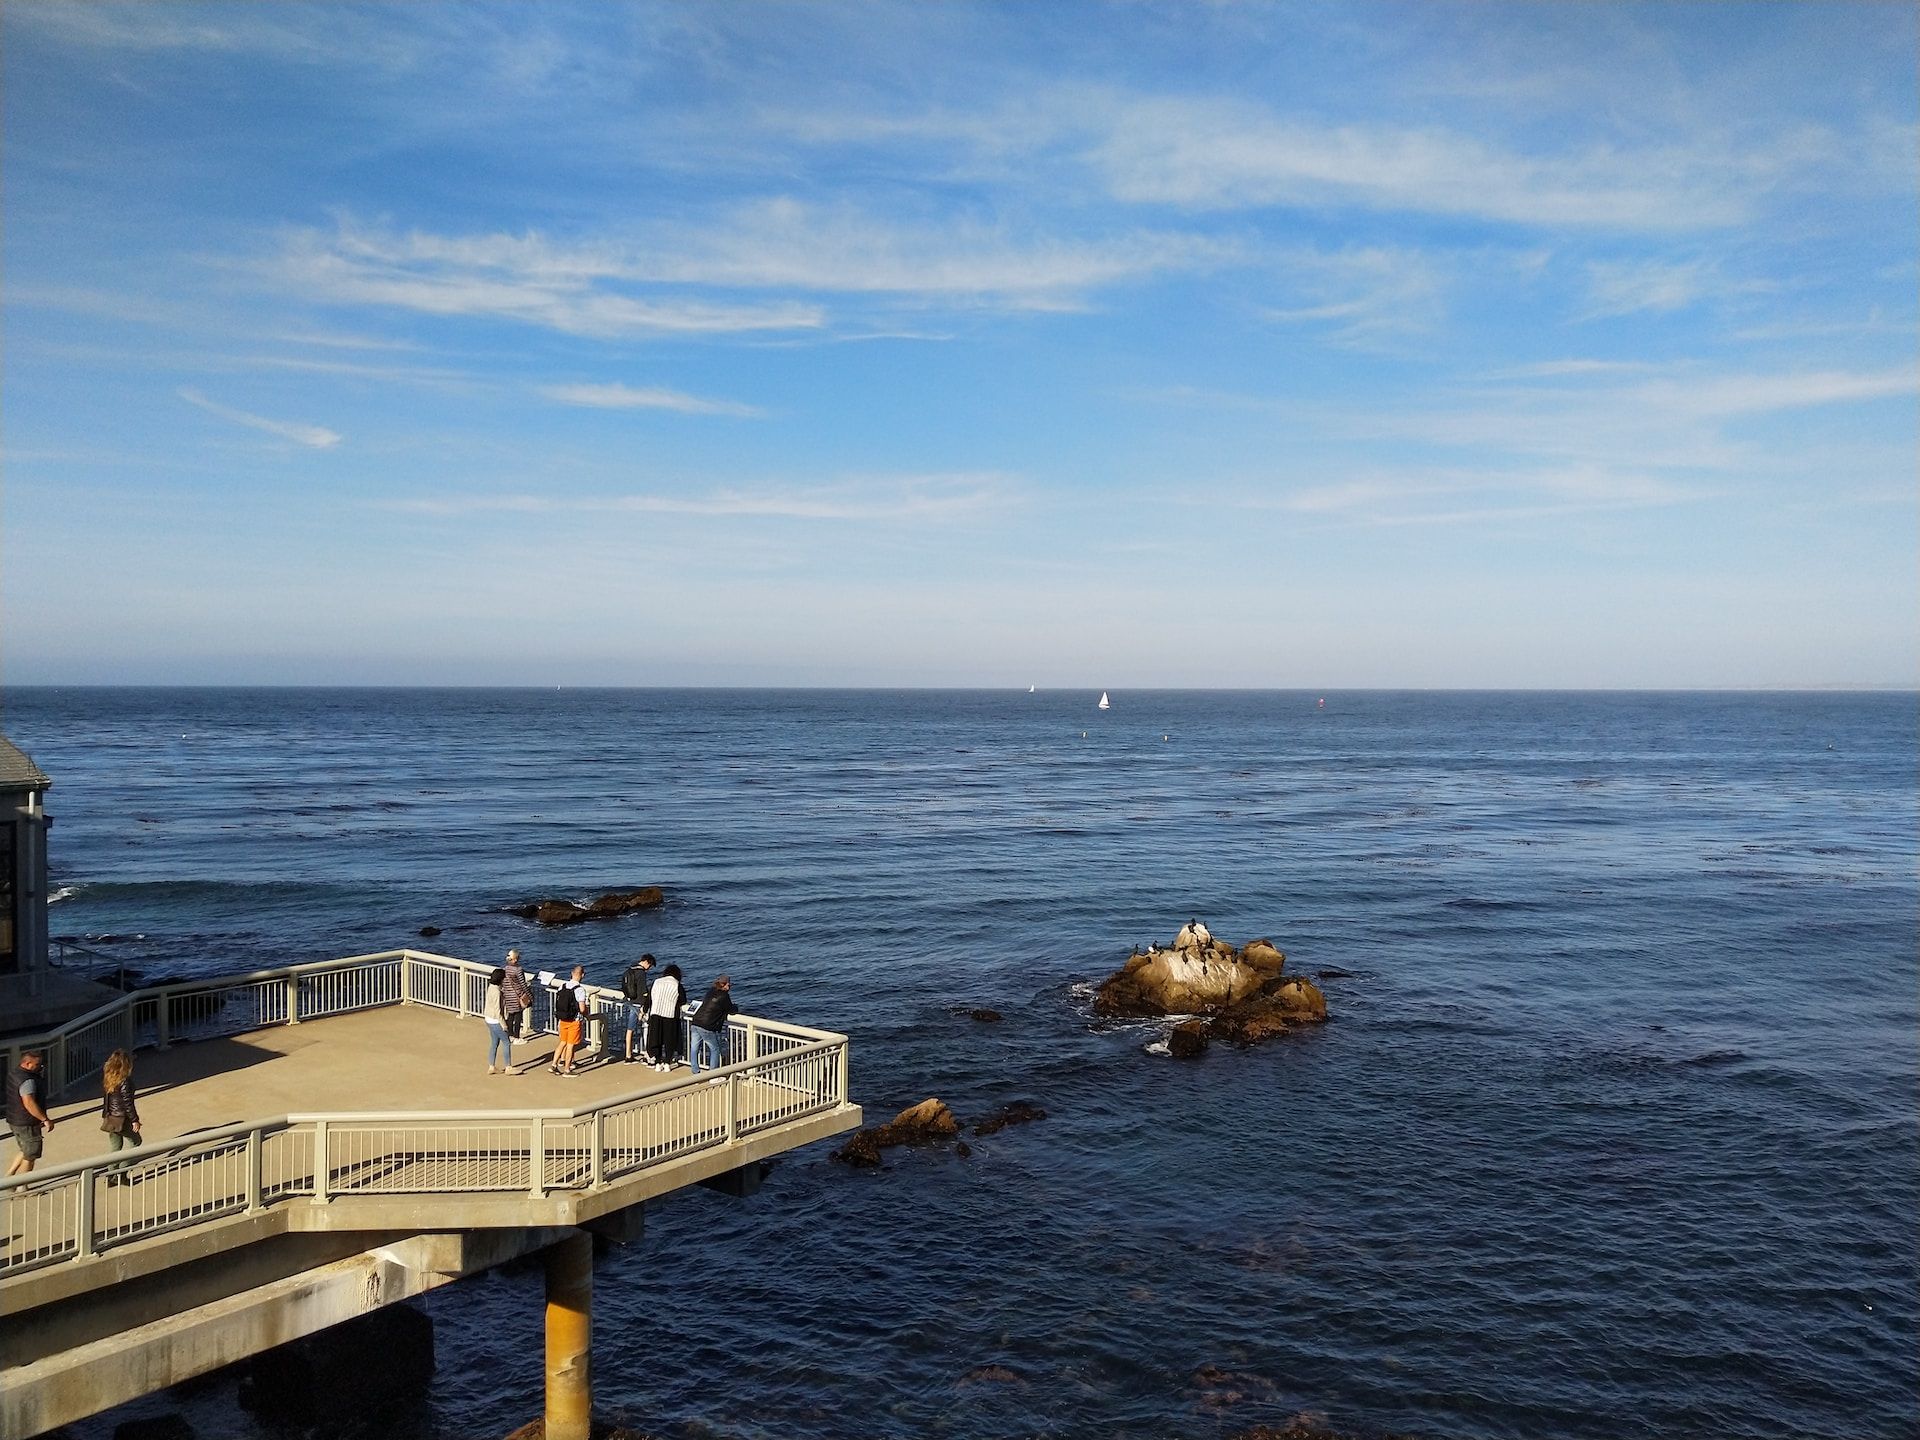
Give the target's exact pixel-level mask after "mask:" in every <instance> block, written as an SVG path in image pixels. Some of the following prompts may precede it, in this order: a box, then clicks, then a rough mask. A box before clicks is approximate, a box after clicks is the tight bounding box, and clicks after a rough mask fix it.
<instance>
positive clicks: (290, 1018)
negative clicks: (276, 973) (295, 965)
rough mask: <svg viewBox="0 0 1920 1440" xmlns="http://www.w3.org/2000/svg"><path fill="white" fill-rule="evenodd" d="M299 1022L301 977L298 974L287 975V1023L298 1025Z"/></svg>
mask: <svg viewBox="0 0 1920 1440" xmlns="http://www.w3.org/2000/svg"><path fill="white" fill-rule="evenodd" d="M299 1023H300V977H299V976H298V975H289V976H288V977H287V1024H289V1025H298V1024H299Z"/></svg>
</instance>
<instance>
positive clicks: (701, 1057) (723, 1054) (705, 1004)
mask: <svg viewBox="0 0 1920 1440" xmlns="http://www.w3.org/2000/svg"><path fill="white" fill-rule="evenodd" d="M732 1014H733V981H731V980H729V979H728V978H727V977H726V976H724V975H722V976H721V977H720V978H719V979H718V980H716V981H714V982H713V984H712V985H710V986H708V987H707V994H706V998H705V999H703V1000H701V1002H700V1004H699V1007H698V1008H697V1009H695V1010H694V1012H693V1015H692V1017H691V1018H690V1019H689V1020H688V1021H687V1030H688V1034H689V1038H690V1039H691V1040H692V1041H693V1043H692V1045H691V1046H689V1047H688V1048H689V1049H691V1050H692V1051H693V1056H692V1058H691V1060H690V1061H689V1062H688V1064H689V1068H690V1069H691V1070H692V1072H693V1073H694V1074H695V1075H698V1074H699V1073H700V1070H701V1067H702V1065H703V1064H704V1065H705V1068H707V1069H708V1070H718V1069H719V1068H720V1067H721V1066H722V1065H725V1064H726V1063H727V1017H728V1016H730V1015H732Z"/></svg>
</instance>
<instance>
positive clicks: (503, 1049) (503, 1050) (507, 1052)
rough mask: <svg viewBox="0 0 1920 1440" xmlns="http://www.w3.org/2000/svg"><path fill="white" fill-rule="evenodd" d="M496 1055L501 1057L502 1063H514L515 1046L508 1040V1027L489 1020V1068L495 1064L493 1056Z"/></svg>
mask: <svg viewBox="0 0 1920 1440" xmlns="http://www.w3.org/2000/svg"><path fill="white" fill-rule="evenodd" d="M496 1055H498V1056H499V1057H500V1061H499V1063H500V1064H502V1065H511V1064H513V1046H512V1044H511V1043H509V1042H508V1040H507V1027H506V1026H504V1025H496V1024H494V1023H493V1021H491V1020H489V1021H488V1022H487V1068H488V1069H489V1070H491V1069H492V1068H493V1066H494V1058H493V1057H494V1056H496Z"/></svg>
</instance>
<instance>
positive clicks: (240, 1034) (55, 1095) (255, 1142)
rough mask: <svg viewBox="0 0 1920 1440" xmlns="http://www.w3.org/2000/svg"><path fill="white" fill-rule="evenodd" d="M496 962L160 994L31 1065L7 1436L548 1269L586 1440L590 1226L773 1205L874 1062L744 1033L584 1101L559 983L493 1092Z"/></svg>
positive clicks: (615, 1231) (600, 1087)
mask: <svg viewBox="0 0 1920 1440" xmlns="http://www.w3.org/2000/svg"><path fill="white" fill-rule="evenodd" d="M491 968H492V967H490V966H485V965H479V964H475V963H473V962H471V961H464V960H459V959H455V958H453V957H450V956H444V955H433V954H427V953H424V952H420V951H413V950H397V951H386V952H382V953H380V954H376V955H360V956H353V957H349V958H347V959H342V960H333V961H326V962H322V963H320V964H315V965H302V966H296V967H292V968H289V969H283V970H271V971H262V972H256V973H253V974H248V975H241V976H232V977H226V978H221V979H212V980H203V981H194V982H190V983H185V984H179V985H170V986H163V987H157V988H153V989H148V990H139V991H134V992H132V993H130V994H127V995H125V996H122V997H118V998H117V999H116V1000H115V1001H114V1002H113V1003H111V1004H109V1005H106V1006H103V1007H102V1008H101V1009H99V1010H96V1011H94V1012H92V1013H91V1014H88V1015H84V1016H81V1017H80V1018H79V1019H77V1020H75V1021H73V1022H71V1023H70V1024H68V1025H65V1026H62V1027H61V1028H60V1029H59V1030H56V1031H53V1032H50V1033H49V1034H47V1035H45V1036H39V1037H33V1038H31V1039H30V1040H28V1041H25V1042H22V1041H19V1040H15V1041H11V1042H9V1043H8V1045H7V1047H6V1048H7V1051H8V1053H7V1055H6V1061H7V1063H8V1064H9V1065H11V1064H12V1063H13V1062H14V1061H15V1059H16V1058H17V1056H18V1054H19V1053H20V1052H21V1051H22V1050H27V1049H33V1050H39V1051H41V1052H42V1053H43V1054H44V1055H45V1057H46V1060H45V1070H44V1072H43V1073H45V1074H46V1075H47V1077H48V1082H49V1084H48V1088H49V1089H50V1091H51V1097H50V1101H51V1103H50V1104H49V1106H48V1113H49V1114H50V1115H51V1116H52V1117H53V1119H54V1121H55V1122H56V1128H55V1130H54V1131H53V1133H52V1134H51V1135H49V1136H47V1137H46V1156H45V1159H44V1160H43V1161H42V1163H41V1166H40V1168H39V1169H37V1170H35V1171H34V1172H32V1173H31V1174H28V1175H22V1176H18V1177H14V1178H12V1179H8V1180H5V1181H0V1311H4V1313H5V1314H6V1315H7V1316H8V1317H9V1321H8V1324H7V1326H6V1328H5V1333H4V1338H0V1368H3V1369H4V1374H3V1375H0V1380H3V1381H4V1386H3V1389H4V1398H0V1433H4V1434H6V1435H8V1436H30V1435H35V1434H39V1433H41V1432H42V1431H45V1430H49V1429H52V1428H54V1427H56V1426H59V1425H63V1424H66V1423H69V1422H70V1421H73V1420H77V1419H80V1418H83V1417H85V1416H86V1415H90V1414H95V1413H98V1412H99V1411H101V1410H104V1409H107V1408H109V1407H111V1406H113V1405H117V1404H121V1403H123V1402H125V1401H127V1400H130V1399H134V1398H136V1397H138V1396H140V1395H143V1394H146V1393H149V1392H151V1391H153V1390H156V1389H160V1388H163V1387H165V1386H167V1385H172V1384H176V1383H178V1382H179V1381H181V1380H185V1379H188V1378H191V1377H192V1376H194V1375H199V1374H203V1373H206V1372H207V1371H210V1370H213V1369H216V1368H218V1367H220V1366H222V1365H226V1364H230V1363H232V1362H233V1361H235V1360H239V1359H243V1358H246V1357H247V1356H249V1355H253V1354H257V1353H259V1352H260V1351H262V1350H265V1349H269V1348H271V1347H272V1346H274V1345H278V1344H281V1343H284V1342H285V1341H287V1340H291V1339H295V1338H298V1337H299V1336H303V1335H307V1334H311V1333H313V1332H315V1331H317V1330H321V1329H324V1328H326V1327H327V1326H329V1325H333V1324H337V1323H339V1322H340V1321H342V1320H346V1319H349V1318H352V1317H353V1316H354V1315H358V1314H361V1313H365V1312H366V1311H368V1310H372V1309H377V1308H379V1307H380V1306H382V1305H386V1304H390V1303H393V1302H394V1301H397V1300H402V1299H406V1298H408V1297H410V1296H412V1295H417V1294H420V1293H423V1292H424V1291H426V1290H429V1289H433V1288H435V1287H436V1286H438V1285H442V1284H446V1283H448V1282H450V1281H452V1280H455V1279H458V1278H460V1277H461V1276H463V1275H467V1274H472V1273H475V1272H476V1271H480V1270H485V1269H488V1268H491V1267H492V1266H494V1265H497V1264H500V1263H502V1262H503V1261H505V1260H509V1259H512V1258H515V1257H516V1256H519V1255H523V1254H527V1253H530V1252H532V1251H535V1250H545V1251H546V1252H547V1273H548V1405H547V1423H548V1434H549V1435H550V1436H552V1437H554V1440H566V1437H568V1436H571V1435H573V1434H579V1435H582V1436H584V1435H585V1433H586V1429H587V1425H588V1416H589V1412H590V1407H591V1389H590V1373H591V1371H590V1362H589V1355H590V1339H589V1322H588V1314H589V1303H590V1302H589V1299H588V1297H590V1293H591V1291H590V1287H591V1241H590V1239H589V1237H588V1235H587V1233H586V1231H588V1230H592V1231H597V1232H599V1233H603V1234H607V1235H611V1236H613V1237H614V1238H616V1239H622V1240H628V1239H633V1238H636V1237H637V1235H638V1234H639V1231H640V1217H641V1214H642V1211H641V1208H640V1207H641V1206H642V1205H643V1204H644V1202H645V1201H646V1200H648V1199H651V1198H653V1197H655V1196H658V1195H662V1194H665V1193H667V1192H669V1191H673V1190H678V1189H680V1188H682V1187H684V1186H687V1185H692V1184H696V1183H701V1182H705V1183H709V1184H713V1185H716V1186H718V1187H722V1188H731V1189H732V1190H734V1191H735V1193H745V1192H746V1191H750V1190H751V1189H752V1188H754V1187H755V1186H756V1185H757V1180H758V1175H759V1163H758V1162H760V1161H762V1160H765V1159H767V1158H768V1157H770V1156H773V1155H776V1154H779V1153H781V1152H784V1151H787V1150H791V1149H795V1148H797V1147H799V1146H802V1145H807V1144H810V1143H812V1142H814V1141H816V1140H821V1139H825V1138H827V1137H829V1136H832V1135H836V1134H839V1133H841V1132H843V1131H846V1130H850V1129H853V1128H855V1127H857V1126H858V1125H859V1124H860V1121H861V1112H860V1109H859V1107H858V1106H856V1105H854V1104H852V1103H851V1102H850V1100H849V1098H848V1046H847V1040H846V1037H845V1036H842V1035H836V1034H832V1033H829V1032H827V1031H822V1030H814V1029H810V1028H808V1027H805V1026H801V1025H794V1024H790V1023H785V1022H780V1021H774V1020H769V1019H765V1018H761V1017H757V1016H749V1015H736V1016H734V1017H733V1019H732V1021H731V1022H730V1024H729V1026H728V1034H727V1056H726V1059H727V1062H728V1063H727V1064H725V1065H724V1066H723V1067H721V1068H720V1069H718V1070H714V1071H710V1072H708V1073H705V1074H701V1075H699V1076H692V1075H689V1074H688V1073H687V1071H686V1070H685V1069H684V1067H680V1068H676V1069H675V1071H674V1072H673V1073H671V1074H667V1075H662V1074H659V1073H657V1072H655V1071H652V1070H650V1069H648V1068H647V1067H645V1066H643V1065H629V1064H623V1063H620V1062H619V1061H618V1060H617V1059H615V1058H612V1057H611V1056H610V1055H609V1054H608V1053H607V1052H605V1051H603V1050H596V1049H593V1048H591V1047H590V1046H583V1047H582V1063H583V1066H584V1068H581V1069H580V1071H579V1073H578V1074H577V1075H575V1076H574V1077H571V1078H563V1077H560V1076H556V1075H554V1074H551V1073H550V1072H549V1070H548V1068H547V1057H548V1056H549V1055H550V1053H551V1051H552V1049H553V1045H554V1040H553V1035H552V1026H551V1023H550V1019H549V1015H548V995H547V993H546V992H544V991H542V990H540V989H539V988H538V987H536V991H535V1006H534V1009H533V1010H532V1011H530V1012H528V1020H529V1022H530V1034H529V1036H527V1037H525V1038H523V1039H522V1040H520V1041H518V1042H516V1043H515V1046H514V1057H513V1059H514V1071H515V1072H516V1073H509V1074H506V1075H490V1074H488V1073H487V1066H486V1031H485V1028H484V1026H483V1024H482V1022H481V1021H480V1020H479V1018H478V1016H479V1013H480V1010H481V1007H482V1003H483V1001H484V998H485V986H486V977H487V975H488V973H489V972H490V970H491ZM589 991H590V993H591V996H592V1001H591V1010H592V1012H593V1013H594V1015H595V1016H596V1017H597V1018H598V1020H599V1023H598V1024H596V1025H593V1026H590V1027H589V1035H590V1036H595V1035H607V1036H610V1035H611V1033H612V1019H613V1016H614V1015H615V1014H616V1013H617V1012H618V1010H619V1009H620V1007H622V1006H623V1005H624V1003H625V1002H624V1000H622V998H621V997H620V996H619V995H618V994H617V993H616V992H613V991H610V990H605V989H601V988H598V987H589ZM680 1024H681V1026H682V1031H683V1043H682V1045H681V1053H683V1054H684V1053H686V1046H685V1043H684V1030H685V1019H684V1016H683V1018H682V1020H681V1021H680ZM115 1048H125V1049H127V1050H128V1051H130V1052H132V1053H133V1054H134V1062H135V1063H134V1085H135V1089H136V1092H137V1093H138V1096H139V1107H140V1115H141V1121H142V1129H143V1131H144V1140H145V1143H143V1144H142V1145H140V1146H139V1147H138V1148H137V1149H134V1150H131V1151H127V1150H123V1151H121V1152H119V1153H118V1154H109V1153H107V1152H106V1149H105V1144H106V1137H105V1136H103V1135H102V1134H101V1133H100V1129H99V1123H98V1119H97V1116H98V1112H99V1081H98V1076H99V1071H100V1067H101V1065H102V1064H103V1063H104V1061H105V1059H106V1057H107V1055H108V1054H109V1053H110V1052H111V1051H112V1050H114V1049H115ZM556 1306H558V1309H556ZM569 1315H572V1316H574V1317H575V1318H574V1320H573V1321H572V1322H569V1321H568V1320H567V1318H566V1317H567V1316H569ZM556 1327H557V1328H556ZM556 1346H557V1347H558V1348H557V1349H556Z"/></svg>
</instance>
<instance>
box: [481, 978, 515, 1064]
mask: <svg viewBox="0 0 1920 1440" xmlns="http://www.w3.org/2000/svg"><path fill="white" fill-rule="evenodd" d="M506 979H507V972H506V970H505V969H504V968H503V967H501V966H497V965H496V966H495V967H494V970H493V973H492V974H491V975H489V976H487V998H486V1003H485V1004H484V1005H483V1006H482V1007H481V1011H480V1017H481V1018H482V1019H483V1020H485V1021H486V1022H487V1074H489V1075H504V1074H506V1073H507V1072H508V1071H509V1070H511V1069H513V1038H512V1037H511V1036H509V1035H508V1034H507V1019H506V1014H505V1012H504V1011H503V1010H502V1009H501V1008H500V987H501V986H502V985H504V984H505V983H506ZM496 1061H498V1062H501V1063H499V1064H496V1063H495V1062H496Z"/></svg>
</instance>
